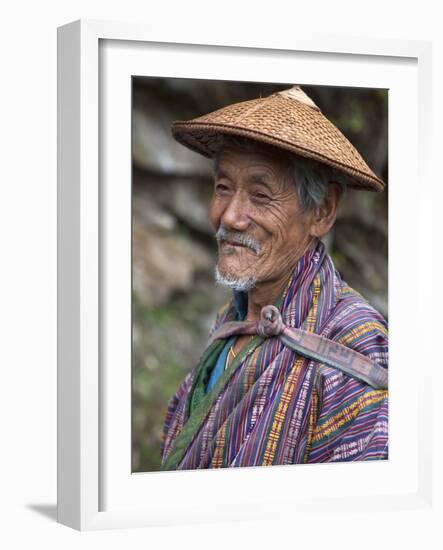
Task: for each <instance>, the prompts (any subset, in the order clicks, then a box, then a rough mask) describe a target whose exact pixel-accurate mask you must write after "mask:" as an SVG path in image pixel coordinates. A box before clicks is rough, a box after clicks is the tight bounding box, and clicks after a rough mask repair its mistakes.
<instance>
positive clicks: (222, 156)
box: [214, 148, 291, 179]
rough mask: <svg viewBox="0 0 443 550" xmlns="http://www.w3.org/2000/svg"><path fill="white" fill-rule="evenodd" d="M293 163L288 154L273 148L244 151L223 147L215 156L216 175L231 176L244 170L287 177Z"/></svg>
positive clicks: (273, 176) (269, 175) (270, 175)
mask: <svg viewBox="0 0 443 550" xmlns="http://www.w3.org/2000/svg"><path fill="white" fill-rule="evenodd" d="M290 166H291V163H290V160H289V159H288V157H287V156H286V155H282V154H280V153H276V152H274V151H273V150H272V149H270V148H269V149H266V148H262V149H260V150H251V151H244V150H238V149H233V148H223V149H221V150H220V151H219V152H218V153H217V155H216V156H215V157H214V175H215V177H221V176H229V175H230V174H231V173H234V172H238V171H243V172H251V173H263V176H266V175H268V177H270V178H278V179H280V178H285V179H286V176H287V174H288V172H289V169H290Z"/></svg>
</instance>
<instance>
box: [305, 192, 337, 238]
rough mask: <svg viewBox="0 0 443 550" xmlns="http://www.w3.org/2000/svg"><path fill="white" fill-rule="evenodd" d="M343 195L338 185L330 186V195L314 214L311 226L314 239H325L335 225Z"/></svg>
mask: <svg viewBox="0 0 443 550" xmlns="http://www.w3.org/2000/svg"><path fill="white" fill-rule="evenodd" d="M342 193H343V191H342V188H341V186H340V185H339V184H338V183H330V184H329V186H328V194H327V196H326V198H325V201H324V203H323V205H322V206H320V207H318V208H316V209H315V210H314V213H313V219H312V224H311V235H312V236H313V237H319V238H320V237H323V236H324V235H326V234H327V233H328V232H329V230H330V229H331V227H332V226H333V225H334V222H335V218H336V216H337V207H338V204H339V202H340V199H341V196H342Z"/></svg>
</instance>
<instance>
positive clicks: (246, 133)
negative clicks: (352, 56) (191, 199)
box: [172, 86, 385, 191]
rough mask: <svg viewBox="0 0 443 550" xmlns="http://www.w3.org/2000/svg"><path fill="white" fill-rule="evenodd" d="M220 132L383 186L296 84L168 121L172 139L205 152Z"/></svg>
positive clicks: (361, 184)
mask: <svg viewBox="0 0 443 550" xmlns="http://www.w3.org/2000/svg"><path fill="white" fill-rule="evenodd" d="M223 134H228V135H234V136H243V137H246V138H250V139H253V140H255V141H258V142H261V143H264V144H268V145H272V146H274V147H277V148H279V149H282V150H285V151H287V152H290V153H295V154H296V155H299V156H302V157H307V158H310V159H314V160H316V161H318V162H320V163H323V164H326V165H328V166H330V167H332V168H335V169H336V171H337V172H338V173H341V174H343V175H344V176H345V178H344V180H345V181H346V183H347V184H348V185H349V186H350V187H354V188H356V189H367V190H371V191H382V190H383V188H384V186H385V184H384V182H383V181H382V180H381V179H380V178H379V177H378V176H376V175H375V174H374V172H372V170H371V169H370V168H369V166H368V165H367V164H366V162H365V161H364V160H363V158H362V156H361V155H360V154H359V152H358V151H357V150H356V149H355V147H354V146H353V145H352V144H351V143H350V142H349V141H348V140H347V139H346V138H345V136H344V135H343V134H342V133H341V132H340V131H339V130H338V129H337V128H336V127H335V126H334V125H333V124H332V123H331V122H330V121H329V120H328V119H327V118H326V117H325V116H324V115H323V114H322V112H321V111H320V109H319V108H318V107H317V105H315V103H314V102H313V101H312V100H311V99H310V98H309V97H308V96H307V95H306V94H305V93H304V92H303V91H302V90H301V88H300V87H299V86H294V87H292V88H290V89H288V90H283V91H281V92H276V93H274V94H272V95H270V96H268V97H264V98H259V99H252V100H249V101H242V102H241V103H234V104H233V105H228V106H227V107H223V108H222V109H218V110H217V111H213V112H212V113H209V114H207V115H203V116H200V117H198V118H194V119H192V120H189V121H176V122H174V123H173V124H172V135H173V136H174V138H175V139H176V140H177V141H178V142H180V143H181V144H183V145H185V146H186V147H188V148H189V149H192V150H193V151H196V152H197V153H201V154H202V155H204V156H206V157H213V156H214V155H215V154H216V153H217V151H218V149H219V148H220V144H221V140H220V136H222V135H223Z"/></svg>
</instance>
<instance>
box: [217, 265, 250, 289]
mask: <svg viewBox="0 0 443 550" xmlns="http://www.w3.org/2000/svg"><path fill="white" fill-rule="evenodd" d="M215 281H216V283H218V284H219V285H223V286H226V287H228V288H232V289H233V290H238V291H242V292H248V291H249V290H251V289H252V288H254V287H255V285H256V283H257V278H256V277H254V276H245V275H242V276H239V275H236V274H235V273H232V272H226V271H223V270H221V269H220V268H219V267H218V266H216V268H215Z"/></svg>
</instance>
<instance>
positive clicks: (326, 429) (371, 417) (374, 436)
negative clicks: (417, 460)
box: [307, 308, 388, 462]
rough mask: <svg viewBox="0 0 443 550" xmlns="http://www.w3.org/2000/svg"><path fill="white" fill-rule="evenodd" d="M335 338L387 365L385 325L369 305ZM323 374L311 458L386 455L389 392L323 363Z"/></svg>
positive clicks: (380, 457) (377, 457) (335, 333)
mask: <svg viewBox="0 0 443 550" xmlns="http://www.w3.org/2000/svg"><path fill="white" fill-rule="evenodd" d="M358 311H361V310H360V309H359V310H358ZM332 336H333V339H334V340H337V341H339V342H341V343H343V344H345V345H347V346H349V347H352V348H353V349H355V350H356V351H359V352H360V353H363V354H364V355H366V356H368V357H369V358H370V359H371V360H373V361H374V362H376V363H378V364H379V365H381V366H382V367H384V368H387V367H388V333H387V325H386V321H385V320H384V319H383V317H382V316H381V315H380V314H379V313H378V312H376V311H375V310H372V309H369V308H368V309H367V310H366V312H365V315H364V316H363V317H361V318H358V319H356V320H354V321H353V322H349V317H348V322H347V323H345V326H344V327H343V326H341V327H340V326H339V325H338V326H336V327H335V328H334V331H333V334H332ZM320 373H321V374H320V376H319V383H318V392H319V396H320V399H319V407H318V416H317V421H316V425H315V428H314V430H313V433H312V439H311V442H310V451H309V455H308V460H307V462H336V461H341V462H342V461H357V460H384V459H387V458H388V391H387V390H375V389H374V388H372V387H371V386H368V385H367V384H365V383H364V382H360V381H359V380H356V379H355V378H351V377H350V376H347V375H346V374H344V373H343V372H341V371H338V370H336V369H333V368H332V367H326V366H322V367H321V369H320Z"/></svg>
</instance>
